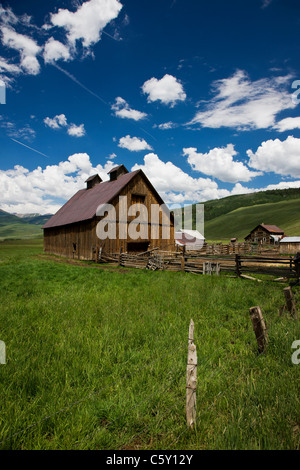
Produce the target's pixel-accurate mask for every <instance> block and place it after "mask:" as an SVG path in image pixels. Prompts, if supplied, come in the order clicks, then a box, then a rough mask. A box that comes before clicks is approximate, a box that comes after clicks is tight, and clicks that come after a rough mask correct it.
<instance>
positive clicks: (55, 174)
mask: <svg viewBox="0 0 300 470" xmlns="http://www.w3.org/2000/svg"><path fill="white" fill-rule="evenodd" d="M114 166H115V163H113V162H112V161H107V162H106V163H105V164H104V165H101V164H99V165H97V166H93V165H92V163H91V161H90V157H89V155H88V154H86V153H76V154H73V155H71V156H69V157H68V159H67V160H66V161H62V162H60V163H59V164H58V165H48V166H46V167H45V168H42V167H41V166H38V167H37V168H36V169H34V170H32V171H29V170H28V169H27V168H24V167H23V166H21V165H16V166H15V167H14V168H13V169H11V170H5V171H3V170H0V185H1V188H3V194H2V198H1V209H2V210H5V211H8V212H15V213H21V214H25V213H30V212H37V213H40V214H46V213H55V212H56V211H57V210H58V209H59V208H60V207H61V206H62V204H63V203H64V202H65V201H66V200H68V199H69V198H70V197H71V196H73V194H75V193H76V192H77V191H78V190H79V189H83V188H85V183H84V182H85V180H86V179H87V178H88V177H89V176H91V175H94V174H96V173H98V174H99V175H100V177H101V178H102V180H103V181H106V180H108V175H107V173H108V172H109V171H110V170H111V169H112V168H113V167H114Z"/></svg>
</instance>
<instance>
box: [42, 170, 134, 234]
mask: <svg viewBox="0 0 300 470" xmlns="http://www.w3.org/2000/svg"><path fill="white" fill-rule="evenodd" d="M137 173H142V171H141V170H136V171H132V172H131V173H126V174H124V175H122V176H120V177H119V178H118V179H117V180H115V181H105V182H103V183H100V184H96V185H95V186H94V187H93V188H91V189H81V190H80V191H78V192H77V193H76V194H75V195H74V196H73V197H71V199H69V201H68V202H66V204H64V205H63V206H62V207H61V208H60V209H59V210H58V212H56V214H54V215H53V216H52V217H51V218H50V219H49V220H48V221H47V222H46V224H45V225H44V226H43V228H52V227H60V226H62V225H68V224H74V223H76V222H82V221H84V220H89V219H92V218H93V217H95V215H96V211H97V208H98V206H100V205H101V204H107V203H109V202H110V201H111V200H112V199H113V198H114V197H116V196H117V195H118V194H119V193H120V192H121V191H122V189H123V188H124V187H125V186H127V184H128V183H129V182H130V181H131V180H132V179H133V178H134V177H135V176H136V174H137Z"/></svg>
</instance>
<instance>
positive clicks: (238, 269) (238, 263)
mask: <svg viewBox="0 0 300 470" xmlns="http://www.w3.org/2000/svg"><path fill="white" fill-rule="evenodd" d="M240 258H241V257H240V255H235V269H236V274H237V275H238V276H239V277H240V275H241V259H240Z"/></svg>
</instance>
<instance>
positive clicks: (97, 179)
mask: <svg viewBox="0 0 300 470" xmlns="http://www.w3.org/2000/svg"><path fill="white" fill-rule="evenodd" d="M85 182H86V189H91V188H93V187H94V186H95V185H96V184H99V183H101V182H102V179H101V178H100V176H99V175H93V176H90V177H89V178H88V179H87V180H86V181H85Z"/></svg>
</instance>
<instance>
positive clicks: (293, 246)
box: [280, 243, 300, 254]
mask: <svg viewBox="0 0 300 470" xmlns="http://www.w3.org/2000/svg"><path fill="white" fill-rule="evenodd" d="M280 253H285V254H296V253H300V243H281V244H280Z"/></svg>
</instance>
